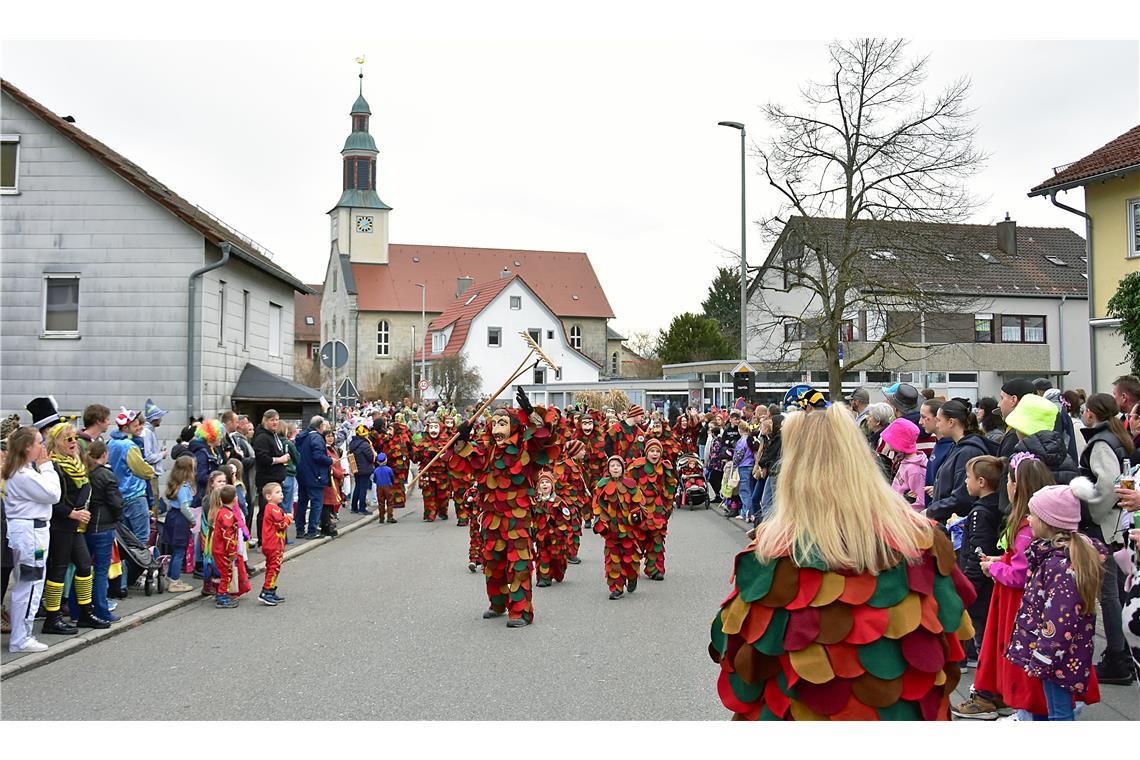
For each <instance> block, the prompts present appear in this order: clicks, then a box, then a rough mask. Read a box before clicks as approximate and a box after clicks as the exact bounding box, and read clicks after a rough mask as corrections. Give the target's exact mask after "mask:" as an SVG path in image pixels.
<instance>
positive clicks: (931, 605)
mask: <svg viewBox="0 0 1140 760" xmlns="http://www.w3.org/2000/svg"><path fill="white" fill-rule="evenodd" d="M922 627H923V628H925V629H926V630H928V631H930V632H931V633H942V631H944V630H945V628H943V626H942V621H941V620H939V619H938V600H937V599H935V598H934V597H933V596H924V597H922Z"/></svg>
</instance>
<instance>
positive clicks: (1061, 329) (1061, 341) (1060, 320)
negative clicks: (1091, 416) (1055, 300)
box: [1057, 296, 1068, 390]
mask: <svg viewBox="0 0 1140 760" xmlns="http://www.w3.org/2000/svg"><path fill="white" fill-rule="evenodd" d="M1066 298H1068V296H1061V303H1060V304H1058V306H1057V335H1058V336H1060V337H1059V338H1058V340H1057V363H1058V364H1059V365H1060V368H1061V370H1062V371H1064V369H1065V299H1066ZM1057 385H1059V386H1060V388H1061V390H1065V376H1064V375H1061V376H1059V377H1058V378H1057Z"/></svg>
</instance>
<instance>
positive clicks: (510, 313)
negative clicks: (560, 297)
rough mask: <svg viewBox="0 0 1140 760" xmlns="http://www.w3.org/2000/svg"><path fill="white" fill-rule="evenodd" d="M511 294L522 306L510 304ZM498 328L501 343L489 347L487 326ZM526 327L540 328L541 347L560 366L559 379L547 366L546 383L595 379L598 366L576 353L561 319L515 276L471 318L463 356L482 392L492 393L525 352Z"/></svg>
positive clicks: (528, 376)
mask: <svg viewBox="0 0 1140 760" xmlns="http://www.w3.org/2000/svg"><path fill="white" fill-rule="evenodd" d="M511 296H521V298H522V308H521V309H519V310H512V309H511V308H510V298H511ZM488 327H499V328H501V329H502V345H501V346H499V347H498V348H492V347H490V346H488V345H487V328H488ZM528 328H538V329H540V330H542V350H543V351H544V352H545V353H546V354H547V355H548V356H549V357H550V358H551V359H553V360H554V361H555V362H556V363H557V364H558V366H559V367H560V368H561V370H562V378H561V380H555V378H554V372H553V371H552V370H550V369H547V373H546V381H547V383H551V384H557V383H559V382H562V383H571V382H577V383H581V382H596V381H597V379H598V366H597V365H596V364H594V363H593V362H591V361H590V360H589V359H587V358H586V357H584V356H582V355H581V354H580V353H578V352H577V351H575V350H574V349H572V348H570V344H569V342H568V339H567V336H566V333H565V332H564V330H563V329H562V322H561V321H560V320H559V319H558V318H557V317H555V316H554V314H552V313H551V312H550V310H549V309H547V308H546V307H545V306H544V305H543V304H542V302H541V301H539V300H538V298H537V297H536V296H535V295H534V293H532V292H531V290H530V288H528V287H527V286H526V285H524V284H523V283H522V282H521V281H520V280H517V279H516V280H515V281H514V282H512V283H511V284H510V285H508V286H507V287H506V288H504V289H503V292H501V293H500V294H499V295H498V296H497V297H496V298H495V300H494V301H492V302H491V303H490V304H489V305H488V306H487V307H486V308H485V309H483V311H482V312H481V313H480V314H479V315H478V316H476V317H475V319H473V320H472V322H471V329H470V330H469V331H468V333H467V342H466V344H465V345H464V348H463V350H464V351H465V352H466V354H467V358H468V359H469V360H470V361H471V362H472V363H473V364H474V365H475V366H477V367H478V368H479V373H480V374H481V375H482V377H483V393H493V392H494V391H495V390H497V389H498V387H499V385H501V384H502V382H503V381H504V380H505V379H506V378H507V373H509V372H510V371H511V370H513V369H514V368H515V367H517V366H518V364H519V362H521V361H522V359H523V356H525V355H526V353H527V351H528V347H527V344H526V341H524V340H523V339H522V338H521V337H519V335H518V334H519V333H520V332H523V331H525V330H527V329H528ZM548 330H553V331H554V338H553V339H549V338H547V337H546V336H547V331H548ZM533 382H534V376H533V375H531V374H529V373H528V374H526V375H524V376H523V377H522V378H521V379H520V380H519V383H520V384H527V383H533Z"/></svg>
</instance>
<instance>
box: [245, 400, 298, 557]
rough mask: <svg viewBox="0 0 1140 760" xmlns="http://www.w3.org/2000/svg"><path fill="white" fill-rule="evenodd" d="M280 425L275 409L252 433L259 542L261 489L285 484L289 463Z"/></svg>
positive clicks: (263, 417)
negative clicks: (276, 484)
mask: <svg viewBox="0 0 1140 760" xmlns="http://www.w3.org/2000/svg"><path fill="white" fill-rule="evenodd" d="M280 424H281V415H279V414H278V413H277V410H276V409H269V410H268V411H266V412H265V414H263V415H261V424H260V425H259V426H258V427H257V430H255V431H254V433H253V457H254V461H255V462H256V463H257V467H256V470H255V471H254V474H255V479H254V484H255V485H256V489H255V490H256V493H254V494H251V495H252V496H253V498H254V499H255V500H256V503H257V516H256V517H255V518H254V522H255V523H256V525H255V526H253V528H254V530H255V531H256V533H257V540H258V541H259V542H260V541H261V518H262V516H263V514H264V512H265V499H264V497H263V496H262V495H261V489H263V488H264V487H265V486H267V485H269V484H270V483H278V484H280V485H282V486H284V484H285V475H286V473H285V466H286V465H287V464H288V462H289V452H288V450H287V449H286V447H285V439H284V438H282V437H281V435H280V434H279V433H278V432H277V428H278V427H279V426H280Z"/></svg>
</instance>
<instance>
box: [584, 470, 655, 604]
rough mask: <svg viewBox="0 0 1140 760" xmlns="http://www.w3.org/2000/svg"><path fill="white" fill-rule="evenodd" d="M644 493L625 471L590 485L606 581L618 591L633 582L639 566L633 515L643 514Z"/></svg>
mask: <svg viewBox="0 0 1140 760" xmlns="http://www.w3.org/2000/svg"><path fill="white" fill-rule="evenodd" d="M644 502H645V497H644V496H643V495H642V493H641V489H640V488H638V487H637V481H636V480H634V479H633V478H631V477H629V476H628V475H623V476H622V477H621V478H620V479H617V480H614V479H613V478H608V477H607V478H602V479H601V480H599V481H598V484H597V486H595V488H594V503H593V516H594V532H595V533H600V534H601V536H602V538H604V539H605V554H606V583H607V584H608V585H609V588H610V591H622V590H624V588H625V586H626V584H627V583H629V582H630V581H632V582H634V583H637V574H638V572H639V571H640V569H641V531H640V529H639V528H638V527H637V525H636V524H635V522H634V515H638V516H640V515H643V514H644Z"/></svg>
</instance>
